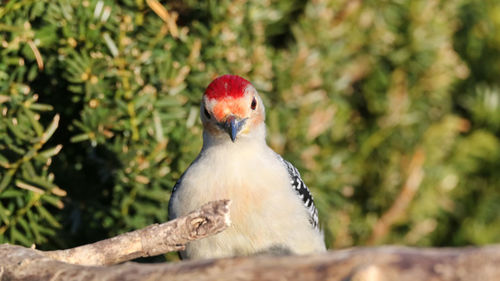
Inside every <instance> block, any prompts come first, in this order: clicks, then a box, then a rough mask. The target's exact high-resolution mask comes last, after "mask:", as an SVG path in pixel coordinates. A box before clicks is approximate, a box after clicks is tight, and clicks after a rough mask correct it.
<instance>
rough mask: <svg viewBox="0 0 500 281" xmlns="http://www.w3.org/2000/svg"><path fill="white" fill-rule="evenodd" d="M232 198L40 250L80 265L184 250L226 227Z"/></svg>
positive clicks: (49, 255) (102, 263)
mask: <svg viewBox="0 0 500 281" xmlns="http://www.w3.org/2000/svg"><path fill="white" fill-rule="evenodd" d="M229 204H230V201H229V200H219V201H213V202H209V203H207V204H205V205H203V206H202V207H201V208H200V209H198V210H195V211H193V212H191V213H189V214H188V215H186V216H184V217H180V218H178V219H175V220H172V221H169V222H166V223H162V224H153V225H150V226H148V227H146V228H143V229H140V230H136V231H132V232H128V233H124V234H121V235H118V236H116V237H113V238H110V239H106V240H102V241H99V242H96V243H93V244H88V245H83V246H80V247H76V248H72V249H67V250H57V251H49V252H40V253H42V254H44V255H46V256H48V257H51V258H53V259H56V260H59V261H63V262H67V263H73V264H80V265H109V264H116V263H120V262H124V261H129V260H132V259H135V258H139V257H149V256H156V255H161V254H164V253H167V252H173V251H179V250H183V249H184V245H185V244H186V243H187V242H189V241H193V240H196V239H201V238H204V237H207V236H210V235H213V234H216V233H219V232H221V231H222V230H224V229H226V228H227V227H228V226H229V224H230V219H229Z"/></svg>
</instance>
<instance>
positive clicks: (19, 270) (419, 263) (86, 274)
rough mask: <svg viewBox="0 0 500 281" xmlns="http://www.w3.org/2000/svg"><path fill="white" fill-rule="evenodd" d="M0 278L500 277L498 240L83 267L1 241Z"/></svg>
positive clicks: (403, 280) (388, 280)
mask: <svg viewBox="0 0 500 281" xmlns="http://www.w3.org/2000/svg"><path fill="white" fill-rule="evenodd" d="M0 256H1V257H3V258H2V259H0V280H41V281H43V280H51V281H57V280H88V281H90V280H190V281H191V280H200V281H203V280H220V281H225V280H311V281H314V280H342V281H348V280H352V281H393V280H394V281H396V280H397V281H410V280H429V281H445V280H446V281H448V280H449V281H451V280H453V281H458V280H472V281H474V280H481V281H494V280H499V279H500V266H499V265H500V245H491V246H486V247H479V248H475V247H468V248H454V249H453V248H441V249H439V248H431V249H416V248H406V247H394V246H385V247H375V248H354V249H347V250H337V251H330V252H327V253H324V254H318V255H309V256H263V255H261V256H253V257H239V258H232V259H216V260H197V261H187V262H178V263H163V264H138V263H132V262H128V263H124V264H120V265H113V266H83V265H75V264H69V263H65V262H61V261H57V260H55V259H52V258H50V257H48V256H46V255H44V254H43V253H42V252H40V251H36V250H32V249H29V248H24V247H20V246H13V245H9V244H3V245H0Z"/></svg>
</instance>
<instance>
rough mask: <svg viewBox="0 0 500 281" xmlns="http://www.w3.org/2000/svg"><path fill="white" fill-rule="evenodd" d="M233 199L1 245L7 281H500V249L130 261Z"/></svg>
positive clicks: (0, 276) (207, 224)
mask: <svg viewBox="0 0 500 281" xmlns="http://www.w3.org/2000/svg"><path fill="white" fill-rule="evenodd" d="M229 204H230V202H229V200H220V201H214V202H210V203H208V204H207V205H204V206H203V207H202V208H201V209H199V210H197V211H194V212H192V213H190V214H188V215H187V216H185V217H182V218H179V219H177V220H174V221H171V222H168V223H165V224H160V225H152V226H149V227H147V228H145V229H141V230H137V231H134V232H130V233H125V234H122V235H119V236H117V237H114V238H111V239H107V240H103V241H99V242H96V243H94V244H90V245H84V246H80V247H77V248H73V249H68V250H59V251H49V252H43V251H38V250H35V249H31V248H25V247H21V246H15V245H9V244H3V245H0V280H14V281H17V280H40V281H44V280H47V281H48V280H50V281H57V280H61V281H62V280H85V281H93V280H173V281H175V280H200V281H203V280H221V281H225V280H264V281H265V280H292V281H293V280H312V281H314V280H342V281H349V280H351V281H393V280H394V281H396V280H397V281H411V280H430V281H451V280H453V281H456V280H482V281H493V280H500V266H498V265H500V244H499V245H490V246H485V247H467V248H429V249H417V248H407V247H394V246H385V247H375V248H353V249H346V250H337V251H330V252H327V253H322V254H317V255H307V256H292V255H290V256H269V255H257V256H252V257H238V258H228V259H211V260H197V261H186V262H178V263H163V264H138V263H133V262H128V263H124V264H119V265H112V266H105V265H109V264H115V263H119V262H123V261H126V260H130V259H133V258H137V257H145V256H151V255H158V254H162V253H165V252H168V251H176V250H180V249H183V247H184V245H185V244H186V243H187V242H189V241H192V240H194V239H200V238H203V237H207V236H209V235H212V234H215V233H218V232H220V231H222V230H224V229H225V228H227V226H228V225H229V223H230V221H229Z"/></svg>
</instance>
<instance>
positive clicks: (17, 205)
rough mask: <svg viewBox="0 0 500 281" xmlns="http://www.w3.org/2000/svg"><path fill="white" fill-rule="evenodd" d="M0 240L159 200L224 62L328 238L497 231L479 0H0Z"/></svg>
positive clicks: (69, 229)
mask: <svg viewBox="0 0 500 281" xmlns="http://www.w3.org/2000/svg"><path fill="white" fill-rule="evenodd" d="M0 3H2V4H1V7H0V54H1V56H0V242H1V243H5V242H8V243H15V244H21V245H26V246H29V245H31V244H32V243H36V245H37V247H38V248H41V249H53V248H66V247H72V246H75V245H80V244H84V243H89V242H93V241H97V240H100V239H104V238H107V237H110V236H113V235H116V234H119V233H122V232H125V231H130V230H133V229H138V228H141V227H144V226H146V225H149V224H151V223H155V222H163V221H165V220H166V218H167V203H168V199H169V195H170V190H171V188H172V186H173V185H174V183H175V181H176V180H177V179H178V178H179V176H180V175H181V173H182V172H183V171H184V170H185V169H186V167H187V166H188V165H189V163H190V162H191V161H192V160H193V159H194V158H195V156H196V155H197V153H198V152H199V150H200V147H201V144H202V143H201V141H202V140H201V124H200V121H199V116H198V115H199V112H198V107H199V102H200V98H201V95H202V92H203V91H204V89H205V87H206V86H207V85H208V83H209V82H210V81H211V80H212V79H213V78H215V77H216V76H218V75H221V74H226V73H232V74H238V75H241V76H243V77H245V78H247V79H248V80H250V81H252V83H253V84H254V85H255V87H256V88H257V89H258V90H259V91H260V92H261V94H262V95H263V96H264V100H265V104H266V106H267V125H268V142H269V144H270V146H271V147H272V148H273V149H275V150H276V151H277V152H278V153H280V154H282V155H284V157H285V158H286V159H288V160H289V161H291V162H292V163H294V164H295V165H296V166H297V167H298V168H299V170H300V171H301V173H302V176H303V179H304V180H305V181H306V183H307V184H308V186H309V187H310V188H311V189H312V191H313V193H314V196H315V200H316V204H317V206H318V208H319V212H320V220H321V225H322V227H323V228H324V230H325V237H326V240H327V244H328V246H329V247H330V248H342V247H350V246H355V245H356V246H363V245H377V244H405V245H414V246H461V245H471V244H472V245H481V244H487V243H497V242H500V215H499V214H500V184H499V182H500V2H499V1H497V0H469V1H466V0H463V1H458V0H441V1H440V0H430V1H429V0H421V1H418V0H415V1H410V0H397V1H396V0H394V1H356V0H339V1H337V0H311V1H298V0H295V1H289V0H262V1H192V0H188V1H168V2H158V1H157V0H123V1H116V2H115V1H105V0H97V1H96V0H84V1H70V0H60V1H50V0H38V1H31V0H20V1H13V0H11V1H6V0H3V1H0Z"/></svg>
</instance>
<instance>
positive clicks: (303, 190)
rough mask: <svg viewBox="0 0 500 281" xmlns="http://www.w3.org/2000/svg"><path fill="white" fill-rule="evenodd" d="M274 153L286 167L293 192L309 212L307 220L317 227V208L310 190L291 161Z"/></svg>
mask: <svg viewBox="0 0 500 281" xmlns="http://www.w3.org/2000/svg"><path fill="white" fill-rule="evenodd" d="M275 154H276V157H277V158H278V160H279V161H280V162H281V164H282V165H283V166H284V167H285V168H286V169H287V172H288V176H289V178H290V185H291V187H292V188H293V190H294V191H295V193H296V194H297V195H298V196H299V197H300V199H302V203H304V207H306V208H307V211H308V212H309V221H310V222H311V225H312V226H313V227H314V228H316V229H318V227H319V222H318V210H317V209H316V206H315V205H314V199H313V196H312V194H311V191H310V190H309V188H308V187H307V185H306V184H305V183H304V181H303V180H302V178H301V177H300V172H299V170H298V169H297V168H296V167H295V166H293V164H292V163H290V162H288V161H287V160H285V159H284V158H283V157H281V155H279V154H277V153H275Z"/></svg>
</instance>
